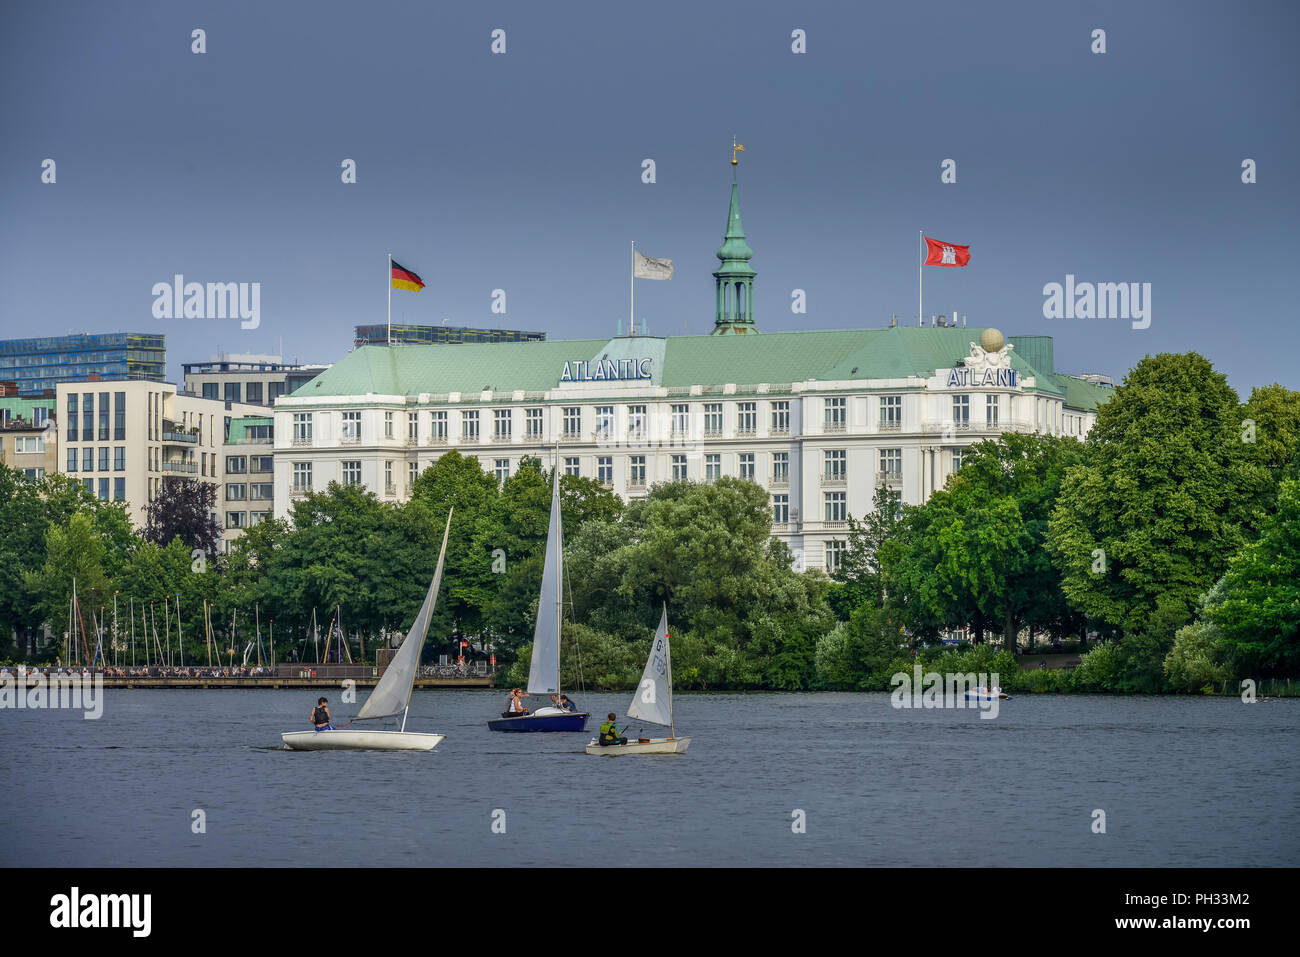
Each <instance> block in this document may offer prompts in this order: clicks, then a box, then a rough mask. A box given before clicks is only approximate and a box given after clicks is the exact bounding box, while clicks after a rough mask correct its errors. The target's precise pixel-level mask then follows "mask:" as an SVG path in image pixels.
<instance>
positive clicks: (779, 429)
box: [767, 425, 790, 435]
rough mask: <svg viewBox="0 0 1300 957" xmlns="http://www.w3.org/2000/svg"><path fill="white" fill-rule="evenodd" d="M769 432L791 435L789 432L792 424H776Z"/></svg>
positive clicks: (770, 433) (771, 433)
mask: <svg viewBox="0 0 1300 957" xmlns="http://www.w3.org/2000/svg"><path fill="white" fill-rule="evenodd" d="M767 434H768V435H789V434H790V426H788V425H774V426H772V428H771V430H770V431H769V432H768V433H767Z"/></svg>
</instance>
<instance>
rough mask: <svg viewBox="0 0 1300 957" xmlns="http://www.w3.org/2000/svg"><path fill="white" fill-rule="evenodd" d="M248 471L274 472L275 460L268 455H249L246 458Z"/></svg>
mask: <svg viewBox="0 0 1300 957" xmlns="http://www.w3.org/2000/svg"><path fill="white" fill-rule="evenodd" d="M248 471H250V472H273V471H275V459H273V458H272V457H271V456H269V455H250V456H249V457H248Z"/></svg>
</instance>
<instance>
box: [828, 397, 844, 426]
mask: <svg viewBox="0 0 1300 957" xmlns="http://www.w3.org/2000/svg"><path fill="white" fill-rule="evenodd" d="M848 401H849V400H848V399H846V398H844V397H843V396H838V397H835V398H831V399H827V400H826V431H827V432H843V431H844V428H845V423H846V420H847V417H848V408H847V406H848Z"/></svg>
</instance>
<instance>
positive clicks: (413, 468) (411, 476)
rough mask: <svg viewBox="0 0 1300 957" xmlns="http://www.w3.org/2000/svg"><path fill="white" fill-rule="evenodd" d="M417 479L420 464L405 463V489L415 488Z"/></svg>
mask: <svg viewBox="0 0 1300 957" xmlns="http://www.w3.org/2000/svg"><path fill="white" fill-rule="evenodd" d="M419 477H420V463H419V462H407V463H406V485H407V487H408V488H414V487H415V480H416V479H418V478H419Z"/></svg>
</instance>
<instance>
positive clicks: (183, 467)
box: [162, 459, 199, 475]
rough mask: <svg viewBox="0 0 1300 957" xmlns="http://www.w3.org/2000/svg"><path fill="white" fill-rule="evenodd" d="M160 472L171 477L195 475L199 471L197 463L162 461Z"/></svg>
mask: <svg viewBox="0 0 1300 957" xmlns="http://www.w3.org/2000/svg"><path fill="white" fill-rule="evenodd" d="M162 471H163V472H165V473H167V474H171V475H197V474H198V471H199V463H198V462H182V461H179V460H176V461H171V462H169V461H167V460H165V459H164V460H163V463H162Z"/></svg>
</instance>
